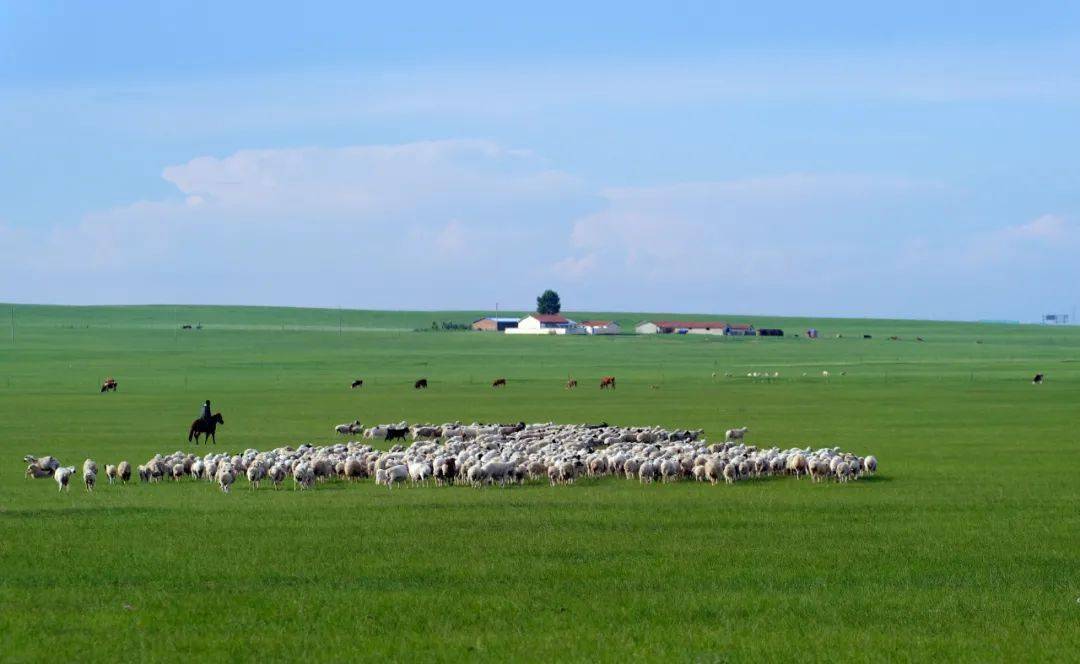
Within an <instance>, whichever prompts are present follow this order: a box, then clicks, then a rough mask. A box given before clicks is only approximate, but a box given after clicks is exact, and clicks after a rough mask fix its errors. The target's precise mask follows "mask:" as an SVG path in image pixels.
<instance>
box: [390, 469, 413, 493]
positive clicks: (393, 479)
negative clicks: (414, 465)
mask: <svg viewBox="0 0 1080 664" xmlns="http://www.w3.org/2000/svg"><path fill="white" fill-rule="evenodd" d="M407 479H409V468H408V466H404V465H397V466H391V467H390V468H387V469H386V488H387V489H393V488H394V484H395V483H397V484H404V483H405V480H407Z"/></svg>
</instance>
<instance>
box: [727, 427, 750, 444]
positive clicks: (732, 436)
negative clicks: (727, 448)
mask: <svg viewBox="0 0 1080 664" xmlns="http://www.w3.org/2000/svg"><path fill="white" fill-rule="evenodd" d="M749 430H750V427H739V428H738V429H728V430H727V431H725V432H724V440H726V441H729V442H730V441H736V440H742V439H743V437H744V436H745V435H746V432H747V431H749Z"/></svg>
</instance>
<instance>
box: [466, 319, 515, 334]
mask: <svg viewBox="0 0 1080 664" xmlns="http://www.w3.org/2000/svg"><path fill="white" fill-rule="evenodd" d="M517 326H518V319H516V318H497V317H495V316H488V317H487V318H480V319H477V320H475V321H473V324H472V329H474V330H479V331H481V332H504V331H506V330H507V329H509V328H513V327H517Z"/></svg>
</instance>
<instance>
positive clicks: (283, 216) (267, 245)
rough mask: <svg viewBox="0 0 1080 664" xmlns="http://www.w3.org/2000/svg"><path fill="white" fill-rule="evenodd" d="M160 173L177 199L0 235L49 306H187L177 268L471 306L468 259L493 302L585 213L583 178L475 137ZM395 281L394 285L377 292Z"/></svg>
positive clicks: (296, 298)
mask: <svg viewBox="0 0 1080 664" xmlns="http://www.w3.org/2000/svg"><path fill="white" fill-rule="evenodd" d="M163 177H164V179H165V180H166V181H168V182H170V183H171V184H173V185H174V186H175V187H176V190H177V195H176V196H175V197H170V198H168V199H164V200H154V201H137V202H134V203H132V204H129V205H123V206H119V207H116V208H113V209H108V210H102V211H98V212H92V213H89V214H86V215H85V216H84V217H83V218H82V219H80V220H79V221H78V222H77V223H74V224H69V225H60V226H56V227H52V228H50V229H48V230H47V231H45V232H38V233H37V234H36V235H25V234H23V235H18V236H16V235H15V234H14V233H13V231H11V230H8V229H7V228H6V227H0V233H2V234H3V235H2V236H0V237H3V238H4V239H8V238H9V237H10V238H13V239H12V240H10V241H9V242H6V243H5V244H7V245H8V246H9V247H10V246H12V245H14V246H17V247H18V248H19V250H18V252H17V253H18V256H17V257H16V259H17V260H16V262H17V263H19V264H20V265H21V266H22V267H24V268H29V269H31V270H33V271H34V272H35V273H36V274H38V275H39V276H40V278H39V279H38V281H37V282H36V285H37V288H44V287H46V285H48V284H51V288H50V289H49V290H48V291H47V293H46V294H44V295H38V296H37V297H38V298H44V299H49V300H53V301H57V300H59V301H72V300H76V301H79V300H81V301H86V299H87V298H89V299H91V300H92V301H98V298H100V297H103V294H104V293H108V292H110V291H109V285H110V284H112V285H117V284H120V283H123V285H124V286H125V287H126V289H127V290H126V291H123V290H121V292H123V293H124V297H123V299H122V301H125V302H126V301H161V300H164V299H170V298H172V299H174V301H175V298H176V296H175V295H170V293H174V292H175V291H177V290H181V289H180V287H179V286H178V284H179V283H182V282H183V279H179V278H178V277H177V275H192V277H191V278H192V279H198V275H203V274H205V275H217V278H216V279H214V278H212V277H211V276H206V277H205V281H206V282H207V287H206V290H204V292H206V291H208V290H210V289H212V293H211V294H210V297H211V298H218V299H221V300H225V301H232V302H237V301H255V302H283V303H293V304H305V303H310V304H320V303H321V304H330V305H333V304H337V303H342V302H350V303H352V304H355V305H357V306H360V305H367V306H376V305H378V306H414V307H421V306H429V305H441V306H462V307H464V306H471V305H472V304H473V300H472V296H470V297H468V299H465V296H464V295H463V293H464V292H465V290H466V289H465V288H463V286H464V285H467V283H468V282H469V280H470V279H475V276H476V274H477V272H476V268H475V265H474V264H472V263H470V261H469V260H467V259H468V258H469V257H475V256H481V255H482V256H484V257H485V260H484V266H485V267H484V269H485V274H486V275H487V278H490V279H491V283H492V289H493V291H492V299H494V297H495V296H498V295H499V290H498V289H506V290H507V291H509V290H511V289H513V288H514V287H515V286H516V285H518V284H521V283H522V281H523V279H524V277H523V276H521V275H523V274H525V273H526V272H527V270H528V269H529V261H530V257H532V258H534V259H535V260H536V261H537V263H536V264H537V265H538V266H544V265H546V264H547V261H548V260H550V259H549V258H548V257H546V256H545V252H549V253H550V255H551V259H553V258H554V256H555V251H557V244H558V240H557V239H555V238H561V237H564V234H565V233H566V232H567V230H566V229H568V227H569V223H570V220H571V219H572V218H573V217H574V216H575V215H576V214H578V213H579V212H580V210H582V209H586V206H587V205H588V204H589V203H588V198H589V197H588V195H586V193H585V192H584V190H583V188H582V186H581V185H580V184H579V183H578V182H577V180H576V179H575V178H573V177H571V176H569V175H567V174H565V173H562V172H559V171H554V170H551V169H550V168H548V167H547V166H546V165H545V164H543V163H542V162H541V161H540V160H538V159H537V158H535V157H534V156H532V155H530V154H529V153H527V152H524V151H519V150H509V149H505V148H503V147H501V146H499V145H497V144H495V143H491V142H488V141H474V140H454V141H430V142H419V143H406V144H401V145H388V146H355V147H344V148H300V149H281V150H241V151H238V152H236V153H234V154H231V155H228V156H226V157H222V158H218V157H208V156H207V157H198V158H195V159H192V160H190V161H188V162H186V163H184V164H178V165H174V166H169V167H167V168H165V169H164V173H163ZM465 220H467V222H466V221H465ZM560 224H561V226H562V228H561V229H560V228H559V226H560ZM553 229H556V230H555V231H554V232H553ZM520 247H533V249H532V250H531V251H530V252H520V251H515V248H520ZM13 253H14V252H13ZM515 253H516V255H515ZM488 257H491V258H488ZM0 269H4V268H0ZM6 269H14V266H13V264H11V263H9V264H8V265H7V266H6ZM391 274H393V275H394V276H393V284H386V285H381V284H379V283H377V282H379V281H380V280H381V279H383V278H387V279H388V278H389V275H391ZM241 275H242V276H241ZM384 275H385V276H384ZM372 276H374V277H375V278H374V279H373V278H372ZM4 281H7V283H8V284H9V287H10V288H12V289H14V286H10V284H11V283H12V282H11V281H8V280H4ZM532 288H533V287H532V286H531V285H530V286H529V290H531V289H532ZM451 293H452V294H454V295H455V296H457V297H461V298H462V299H461V300H458V301H453V300H449V299H448V297H447V294H451ZM12 294H13V295H14V296H16V297H18V294H17V292H13V293H12ZM182 301H209V300H208V299H207V296H206V295H202V296H200V295H199V294H198V292H192V293H190V294H188V295H187V297H184V298H183V300H182ZM215 301H217V300H215Z"/></svg>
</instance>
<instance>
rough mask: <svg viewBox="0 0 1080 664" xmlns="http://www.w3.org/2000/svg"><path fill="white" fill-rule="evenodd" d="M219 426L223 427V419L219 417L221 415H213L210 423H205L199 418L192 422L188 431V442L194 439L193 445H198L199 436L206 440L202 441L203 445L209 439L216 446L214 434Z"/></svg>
mask: <svg viewBox="0 0 1080 664" xmlns="http://www.w3.org/2000/svg"><path fill="white" fill-rule="evenodd" d="M219 424H220V425H222V426H224V425H225V419H224V418H223V417H221V413H214V416H213V417H211V418H210V422H206V421H205V420H204V419H202V418H201V417H200V418H199V419H197V420H195V421H194V422H192V423H191V428H190V429H188V435H187V439H188V442H191V440H192V439H194V440H195V444H196V445H198V444H199V436H206V439H205V440H204V441H203V444H204V445H205V444H206V443H207V442H209V441H210V440H211V439H213V441H214V444H215V445H217V436H216V435H214V434H215V432H216V431H217V428H218V425H219Z"/></svg>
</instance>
